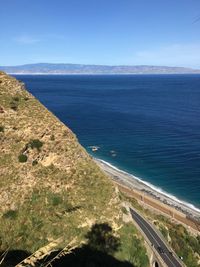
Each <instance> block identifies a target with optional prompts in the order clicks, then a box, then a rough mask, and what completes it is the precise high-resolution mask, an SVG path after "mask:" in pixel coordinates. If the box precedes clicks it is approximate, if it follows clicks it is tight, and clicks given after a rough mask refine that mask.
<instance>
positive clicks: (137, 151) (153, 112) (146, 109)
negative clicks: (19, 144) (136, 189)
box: [16, 75, 200, 208]
mask: <svg viewBox="0 0 200 267" xmlns="http://www.w3.org/2000/svg"><path fill="white" fill-rule="evenodd" d="M16 77H17V78H18V79H20V80H22V81H23V82H25V83H26V87H27V88H28V90H29V91H30V92H31V93H32V94H33V95H34V96H36V97H37V98H38V99H39V100H40V101H41V102H42V103H43V104H44V105H45V106H46V107H47V108H48V109H49V110H51V111H52V112H53V113H54V114H55V115H56V116H57V117H58V118H59V119H60V120H61V121H62V122H64V123H65V124H66V125H68V126H69V127H70V128H71V129H72V130H73V131H74V132H75V133H76V135H77V137H78V139H79V141H80V143H81V144H82V145H83V146H84V147H85V148H86V149H87V150H88V151H89V152H90V153H91V154H92V155H94V156H95V157H97V158H101V159H103V160H105V161H107V162H109V163H111V164H113V165H114V166H116V167H118V168H120V169H122V170H124V171H127V172H129V173H131V174H134V175H135V176H138V177H139V178H141V179H142V180H145V181H147V182H149V183H151V184H152V185H154V186H156V187H158V188H159V189H160V190H163V191H165V192H167V193H169V194H171V195H174V196H176V197H177V198H179V199H181V200H184V201H187V202H188V203H191V204H193V205H195V206H196V207H198V208H200V75H141V76H139V75H68V76H63V75H51V76H49V75H48V76H46V75H44V76H42V75H34V76H33V75H17V76H16ZM93 145H95V146H99V147H100V149H99V150H98V151H97V152H93V153H92V151H91V148H90V146H93Z"/></svg>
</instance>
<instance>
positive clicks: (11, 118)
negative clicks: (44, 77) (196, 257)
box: [0, 72, 148, 266]
mask: <svg viewBox="0 0 200 267" xmlns="http://www.w3.org/2000/svg"><path fill="white" fill-rule="evenodd" d="M0 142H1V155H0V170H1V179H0V229H1V231H0V265H1V263H2V261H3V262H4V263H5V262H6V257H7V256H8V255H12V256H10V258H9V257H7V258H8V262H9V260H10V259H11V261H12V260H13V259H14V260H15V264H16V263H17V262H19V260H22V259H23V258H24V257H25V255H26V256H28V255H30V254H31V253H34V252H35V251H36V250H38V249H40V248H42V247H44V248H43V252H44V251H46V250H48V249H47V248H50V247H51V248H52V246H53V249H54V250H58V249H63V248H66V246H68V245H69V244H71V246H72V247H73V246H74V247H80V244H81V242H86V241H87V240H88V239H92V238H94V236H95V235H94V233H96V232H97V234H96V235H97V236H98V233H99V231H100V237H101V235H102V233H105V238H108V241H109V242H108V243H109V247H107V248H106V251H105V248H101V247H100V248H99V246H100V244H101V242H100V243H99V242H97V243H98V244H96V245H94V242H92V246H91V247H92V249H93V251H94V248H95V249H96V246H97V250H98V251H99V250H100V251H101V253H104V254H102V255H101V258H105V259H107V260H109V261H110V260H111V258H110V257H111V256H109V257H108V258H107V256H106V257H102V256H103V255H104V256H105V253H107V252H109V248H112V249H110V251H111V252H112V253H114V251H116V249H117V247H119V242H120V243H122V244H124V246H122V248H121V249H120V251H119V252H118V253H117V254H116V255H117V259H118V260H119V261H120V262H121V260H122V261H127V260H130V254H131V253H132V254H134V253H135V254H134V255H133V256H134V257H133V256H132V263H134V262H137V263H138V264H136V265H134V266H140V265H139V262H140V258H141V259H142V261H143V265H142V266H147V264H148V259H147V256H146V255H145V249H144V248H143V246H142V242H141V241H140V240H141V236H140V235H139V234H138V232H137V231H136V229H135V228H134V227H133V226H132V225H131V224H130V223H129V224H126V223H124V222H123V220H122V217H123V212H122V210H123V209H122V207H121V203H120V197H119V193H118V189H117V188H116V187H115V186H114V185H113V183H112V182H111V180H110V179H109V178H108V177H107V176H106V175H105V174H104V173H102V171H101V170H100V169H99V167H98V166H97V165H96V164H95V163H94V162H93V160H92V158H91V157H90V156H89V155H88V154H87V152H86V151H85V150H84V148H83V147H81V145H80V144H79V143H78V140H77V138H76V136H75V135H74V134H73V133H72V132H71V130H70V129H69V128H67V127H66V126H65V125H64V124H62V123H61V122H60V121H59V120H58V119H57V118H56V117H55V116H54V115H53V114H52V113H51V112H49V111H48V110H47V109H46V108H45V107H44V106H43V105H42V104H41V103H40V102H39V101H38V100H37V99H35V98H34V97H33V96H32V95H31V94H30V93H29V92H28V91H26V89H25V87H24V84H23V83H21V82H20V81H18V80H16V79H15V78H12V77H10V76H8V75H6V74H5V73H3V72H0ZM91 229H93V230H91ZM91 231H93V232H94V233H93V232H91ZM95 231H96V232H95ZM112 231H113V234H114V237H111V232H112ZM130 237H131V239H130ZM117 238H120V239H119V242H118V241H116V240H118V239H117ZM127 238H129V239H130V240H127ZM92 240H93V239H92ZM95 240H96V239H95ZM101 240H102V239H101ZM103 240H104V239H103ZM113 240H114V241H115V242H114V241H113ZM132 241H134V242H135V244H137V246H136V248H135V250H133V248H132V244H133V243H132ZM110 242H111V243H110ZM113 242H114V243H113ZM52 244H53V245H52ZM113 244H115V249H114V248H113ZM91 247H89V249H91ZM86 248H87V251H88V247H81V249H83V250H84V249H85V250H86ZM138 249H139V250H140V252H138ZM130 251H131V252H130ZM19 252H20V257H18V256H16V255H15V253H19ZM111 252H110V253H108V254H109V255H110V254H111ZM7 253H8V254H7ZM13 253H14V254H13ZM81 253H82V252H81ZM13 255H14V256H13ZM37 255H40V253H37ZM106 255H107V254H106ZM137 255H138V256H137ZM4 256H5V258H4ZM97 257H99V255H97ZM117 259H114V258H113V259H112V262H113V260H115V261H117ZM8 262H7V263H6V264H5V265H3V266H13V265H9V264H10V263H9V264H8ZM115 264H116V262H115ZM23 266H29V265H23ZM59 266H60V265H59ZM92 266H94V265H92ZM109 266H110V265H109ZM120 266H122V265H120ZM126 266H132V265H126Z"/></svg>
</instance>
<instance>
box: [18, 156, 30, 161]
mask: <svg viewBox="0 0 200 267" xmlns="http://www.w3.org/2000/svg"><path fill="white" fill-rule="evenodd" d="M18 159H19V162H22V163H23V162H27V159H28V157H27V156H26V155H24V154H21V155H19V156H18Z"/></svg>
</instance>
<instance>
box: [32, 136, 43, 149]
mask: <svg viewBox="0 0 200 267" xmlns="http://www.w3.org/2000/svg"><path fill="white" fill-rule="evenodd" d="M29 145H30V147H31V148H32V149H33V148H36V149H37V150H38V151H40V148H41V147H42V146H43V142H41V141H40V140H39V139H33V140H31V141H30V142H29Z"/></svg>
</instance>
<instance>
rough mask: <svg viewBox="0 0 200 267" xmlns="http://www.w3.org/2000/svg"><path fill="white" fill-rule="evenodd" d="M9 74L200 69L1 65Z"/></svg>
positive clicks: (186, 71) (185, 71) (185, 70)
mask: <svg viewBox="0 0 200 267" xmlns="http://www.w3.org/2000/svg"><path fill="white" fill-rule="evenodd" d="M0 70H2V71H5V72H7V73H9V74H195V73H196V74H198V73H199V74H200V69H191V68H184V67H167V66H149V65H137V66H126V65H121V66H107V65H82V64H65V63H59V64H54V63H37V64H26V65H19V66H0Z"/></svg>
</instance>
